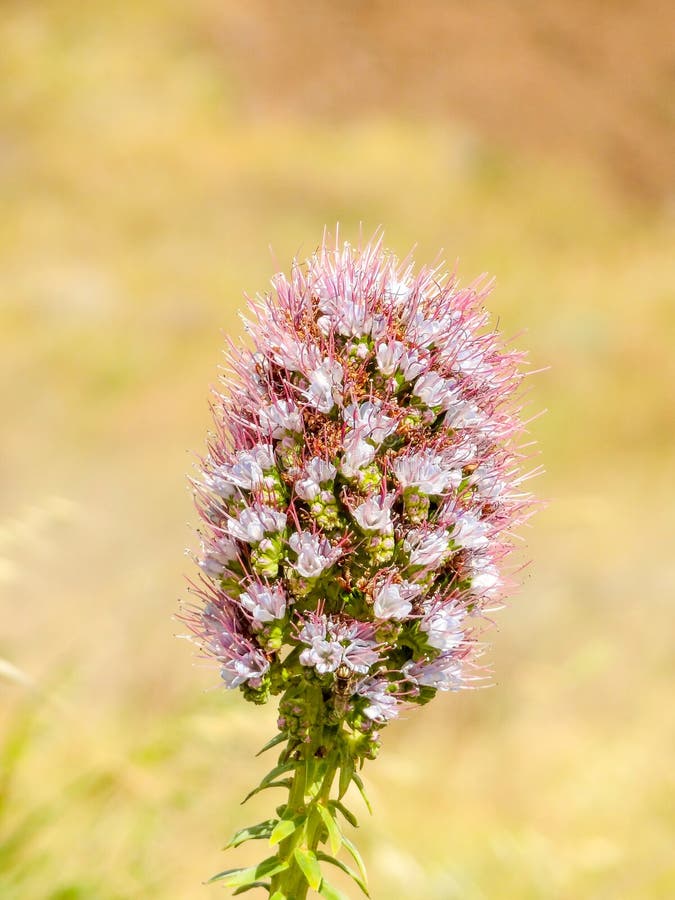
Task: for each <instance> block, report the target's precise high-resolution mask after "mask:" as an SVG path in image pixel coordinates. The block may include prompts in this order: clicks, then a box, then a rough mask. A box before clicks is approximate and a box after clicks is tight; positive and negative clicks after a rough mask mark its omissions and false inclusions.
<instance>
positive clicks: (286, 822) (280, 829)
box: [270, 816, 305, 847]
mask: <svg viewBox="0 0 675 900" xmlns="http://www.w3.org/2000/svg"><path fill="white" fill-rule="evenodd" d="M304 821H305V816H295V817H294V818H292V819H280V820H279V821H278V822H277V824H276V825H275V826H274V830H273V831H272V834H271V835H270V846H271V847H274V846H275V844H279V843H280V842H281V841H283V839H284V838H287V837H289V836H290V835H291V834H293V832H294V831H295V830H296V829H297V828H298V827H299V826H300V825H302V823H303V822H304Z"/></svg>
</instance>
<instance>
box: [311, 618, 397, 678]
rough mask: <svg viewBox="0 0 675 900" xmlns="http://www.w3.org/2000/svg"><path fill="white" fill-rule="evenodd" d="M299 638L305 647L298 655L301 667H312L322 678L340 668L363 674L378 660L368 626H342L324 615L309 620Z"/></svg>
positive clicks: (343, 623) (371, 630)
mask: <svg viewBox="0 0 675 900" xmlns="http://www.w3.org/2000/svg"><path fill="white" fill-rule="evenodd" d="M298 639H299V640H300V641H301V642H302V643H304V644H307V645H308V646H307V649H305V650H303V651H302V653H301V654H300V662H301V664H302V665H303V666H312V667H314V668H315V669H316V670H317V672H319V673H320V674H322V675H325V674H326V673H327V672H335V671H337V669H338V668H339V667H340V666H345V667H346V668H347V669H349V671H352V672H360V673H362V674H365V673H366V672H367V671H368V670H369V669H370V667H371V666H372V665H373V663H375V662H376V661H377V660H378V658H379V657H378V654H377V651H376V649H375V648H376V647H377V643H376V641H375V640H374V639H373V629H372V626H370V625H369V624H367V623H351V624H349V623H345V622H340V621H335V620H332V619H329V618H327V617H326V616H315V617H314V618H310V619H308V620H307V621H306V622H305V624H304V626H303V628H302V630H301V631H300V634H299V635H298Z"/></svg>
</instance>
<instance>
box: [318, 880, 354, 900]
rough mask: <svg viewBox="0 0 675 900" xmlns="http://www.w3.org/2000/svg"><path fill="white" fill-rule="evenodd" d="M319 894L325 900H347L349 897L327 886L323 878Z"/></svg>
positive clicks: (329, 885) (331, 886)
mask: <svg viewBox="0 0 675 900" xmlns="http://www.w3.org/2000/svg"><path fill="white" fill-rule="evenodd" d="M319 893H320V894H321V896H322V897H325V898H326V900H349V897H348V896H347V895H346V894H343V893H342V891H339V890H338V889H337V888H335V887H333V885H332V884H329V883H328V882H327V881H326V879H325V878H324V879H323V881H322V882H321V886H320V887H319Z"/></svg>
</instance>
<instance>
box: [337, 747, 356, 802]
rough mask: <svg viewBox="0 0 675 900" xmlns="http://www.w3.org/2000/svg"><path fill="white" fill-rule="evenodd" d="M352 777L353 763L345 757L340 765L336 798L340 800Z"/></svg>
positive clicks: (349, 758)
mask: <svg viewBox="0 0 675 900" xmlns="http://www.w3.org/2000/svg"><path fill="white" fill-rule="evenodd" d="M353 775H354V761H353V760H352V758H351V757H346V758H344V759H343V761H342V765H341V767H340V787H339V790H338V796H339V798H340V800H342V798H343V797H344V795H345V794H346V793H347V788H348V787H349V783H350V782H351V780H352V776H353Z"/></svg>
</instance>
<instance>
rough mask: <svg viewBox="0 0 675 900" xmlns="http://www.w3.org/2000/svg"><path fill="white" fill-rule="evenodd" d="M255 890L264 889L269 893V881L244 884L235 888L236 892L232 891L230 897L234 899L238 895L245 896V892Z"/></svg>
mask: <svg viewBox="0 0 675 900" xmlns="http://www.w3.org/2000/svg"><path fill="white" fill-rule="evenodd" d="M256 888H265V890H266V891H269V889H270V883H269V881H254V882H252V883H251V884H245V885H243V886H242V887H239V888H237V890H236V891H232V896H233V897H236V896H237V895H238V894H245V893H246V892H247V891H254V890H255V889H256Z"/></svg>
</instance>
